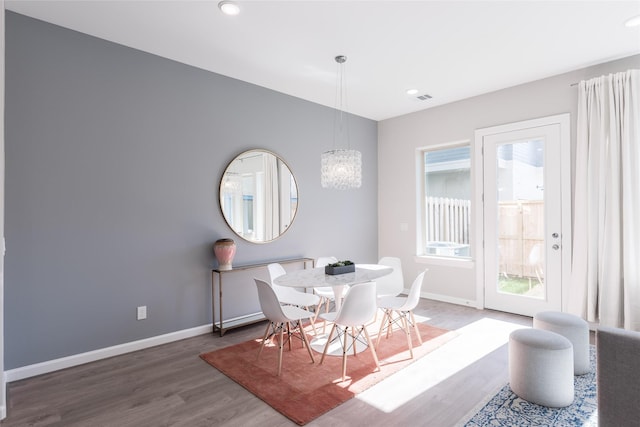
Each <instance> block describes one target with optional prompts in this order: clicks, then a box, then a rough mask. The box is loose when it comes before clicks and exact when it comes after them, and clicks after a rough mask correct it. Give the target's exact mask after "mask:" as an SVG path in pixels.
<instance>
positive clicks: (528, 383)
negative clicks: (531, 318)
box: [509, 329, 573, 408]
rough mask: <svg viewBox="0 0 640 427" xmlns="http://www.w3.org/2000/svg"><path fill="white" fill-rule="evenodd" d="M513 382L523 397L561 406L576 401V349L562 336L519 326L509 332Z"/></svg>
mask: <svg viewBox="0 0 640 427" xmlns="http://www.w3.org/2000/svg"><path fill="white" fill-rule="evenodd" d="M509 385H510V386H511V390H513V392H514V393H515V394H517V395H518V396H519V397H520V398H522V399H524V400H528V401H529V402H533V403H537V404H538V405H542V406H550V407H553V408H561V407H564V406H569V405H571V403H572V402H573V348H572V345H571V341H569V340H568V339H566V338H565V337H563V336H562V335H559V334H556V333H554V332H549V331H544V330H541V329H517V330H515V331H513V332H512V333H511V335H509Z"/></svg>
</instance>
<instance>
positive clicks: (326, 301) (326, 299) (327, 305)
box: [322, 298, 331, 334]
mask: <svg viewBox="0 0 640 427" xmlns="http://www.w3.org/2000/svg"><path fill="white" fill-rule="evenodd" d="M330 302H331V301H330V300H329V298H324V312H325V313H328V312H329V303H330ZM326 330H327V321H326V320H325V321H324V325H322V333H323V334H324V333H326Z"/></svg>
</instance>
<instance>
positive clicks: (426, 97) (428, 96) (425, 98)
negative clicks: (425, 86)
mask: <svg viewBox="0 0 640 427" xmlns="http://www.w3.org/2000/svg"><path fill="white" fill-rule="evenodd" d="M416 98H418V99H419V100H420V101H426V100H427V99H431V98H433V97H432V96H431V95H427V94H426V93H425V94H424V95H418V96H416Z"/></svg>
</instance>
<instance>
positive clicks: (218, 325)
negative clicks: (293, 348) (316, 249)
mask: <svg viewBox="0 0 640 427" xmlns="http://www.w3.org/2000/svg"><path fill="white" fill-rule="evenodd" d="M274 262H277V263H280V264H294V263H301V264H303V266H304V268H305V269H306V268H307V264H308V263H310V264H311V267H312V268H313V267H314V265H315V261H314V259H313V258H294V259H285V260H274V261H269V262H265V263H260V264H246V265H238V266H234V267H233V269H232V270H218V269H213V270H211V317H212V320H213V333H214V334H215V333H216V330H217V331H219V332H220V336H222V335H224V333H225V332H226V331H227V330H228V329H233V328H237V327H240V326H245V325H249V324H251V323H256V322H260V321H262V320H264V319H265V317H264V314H262V312H259V313H253V314H247V315H245V316H240V317H236V318H233V319H228V320H226V321H225V320H223V317H222V309H223V302H222V295H223V292H222V288H223V282H224V281H223V278H224V277H225V276H227V275H229V274H233V273H236V272H238V271H245V270H252V269H257V268H264V267H266V266H268V265H269V264H271V263H274ZM216 284H217V288H218V305H219V307H218V308H219V309H218V313H217V315H218V320H217V321H216V307H215V306H216V303H215V298H214V295H215V294H216Z"/></svg>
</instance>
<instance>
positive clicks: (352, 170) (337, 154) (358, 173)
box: [321, 150, 362, 190]
mask: <svg viewBox="0 0 640 427" xmlns="http://www.w3.org/2000/svg"><path fill="white" fill-rule="evenodd" d="M321 163H322V167H321V172H322V178H321V181H322V188H334V189H336V190H349V189H352V188H360V186H361V185H362V155H361V154H360V152H359V151H357V150H331V151H327V152H325V153H322V158H321Z"/></svg>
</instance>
